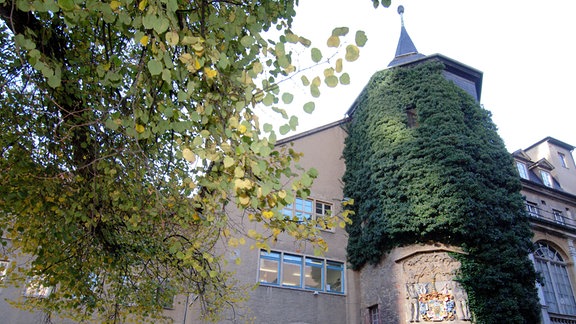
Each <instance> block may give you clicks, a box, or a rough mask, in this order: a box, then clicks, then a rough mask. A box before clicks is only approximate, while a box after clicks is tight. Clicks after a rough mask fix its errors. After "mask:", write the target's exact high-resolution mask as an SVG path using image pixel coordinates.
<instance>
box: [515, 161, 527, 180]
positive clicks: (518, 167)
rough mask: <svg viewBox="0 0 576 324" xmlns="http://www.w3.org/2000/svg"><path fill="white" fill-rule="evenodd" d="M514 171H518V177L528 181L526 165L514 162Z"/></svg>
mask: <svg viewBox="0 0 576 324" xmlns="http://www.w3.org/2000/svg"><path fill="white" fill-rule="evenodd" d="M516 170H518V175H520V178H522V179H528V167H527V166H526V163H524V162H520V161H516Z"/></svg>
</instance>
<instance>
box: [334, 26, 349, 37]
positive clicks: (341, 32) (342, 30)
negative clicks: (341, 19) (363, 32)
mask: <svg viewBox="0 0 576 324" xmlns="http://www.w3.org/2000/svg"><path fill="white" fill-rule="evenodd" d="M349 30H350V29H349V28H348V27H336V28H334V29H333V30H332V36H346V35H347V34H348V31H349Z"/></svg>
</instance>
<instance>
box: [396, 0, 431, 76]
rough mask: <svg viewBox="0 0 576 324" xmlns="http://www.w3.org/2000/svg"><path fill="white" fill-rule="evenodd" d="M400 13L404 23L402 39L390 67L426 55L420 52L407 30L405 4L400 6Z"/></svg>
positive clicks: (402, 23) (401, 29)
mask: <svg viewBox="0 0 576 324" xmlns="http://www.w3.org/2000/svg"><path fill="white" fill-rule="evenodd" d="M398 14H399V15H400V21H401V25H402V26H401V28H400V39H399V40H398V46H397V47H396V55H395V56H394V59H393V60H392V61H391V62H390V64H388V67H392V66H396V65H400V64H404V63H407V62H411V61H415V60H418V59H420V58H423V57H424V55H423V54H420V53H418V50H417V49H416V46H414V42H412V39H411V38H410V35H408V32H407V31H406V27H404V6H398Z"/></svg>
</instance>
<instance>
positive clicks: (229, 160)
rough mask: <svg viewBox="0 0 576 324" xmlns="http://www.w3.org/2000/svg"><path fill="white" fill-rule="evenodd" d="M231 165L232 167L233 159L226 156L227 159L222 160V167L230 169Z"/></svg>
mask: <svg viewBox="0 0 576 324" xmlns="http://www.w3.org/2000/svg"><path fill="white" fill-rule="evenodd" d="M233 165H234V159H233V158H231V157H229V156H227V157H225V158H224V167H225V168H229V167H231V166H233Z"/></svg>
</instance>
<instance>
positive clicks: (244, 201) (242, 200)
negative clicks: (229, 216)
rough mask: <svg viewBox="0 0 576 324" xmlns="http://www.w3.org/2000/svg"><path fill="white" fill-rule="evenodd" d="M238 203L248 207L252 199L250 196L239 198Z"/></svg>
mask: <svg viewBox="0 0 576 324" xmlns="http://www.w3.org/2000/svg"><path fill="white" fill-rule="evenodd" d="M238 201H239V202H240V205H242V206H246V205H248V204H249V203H250V197H248V196H240V197H238Z"/></svg>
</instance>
